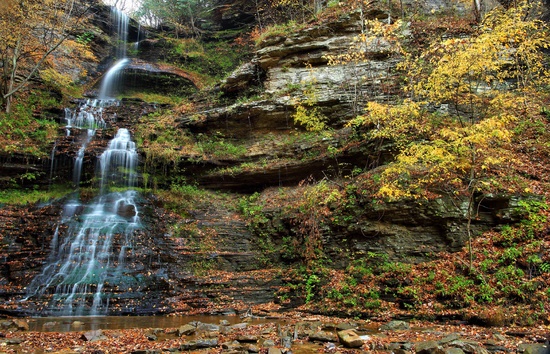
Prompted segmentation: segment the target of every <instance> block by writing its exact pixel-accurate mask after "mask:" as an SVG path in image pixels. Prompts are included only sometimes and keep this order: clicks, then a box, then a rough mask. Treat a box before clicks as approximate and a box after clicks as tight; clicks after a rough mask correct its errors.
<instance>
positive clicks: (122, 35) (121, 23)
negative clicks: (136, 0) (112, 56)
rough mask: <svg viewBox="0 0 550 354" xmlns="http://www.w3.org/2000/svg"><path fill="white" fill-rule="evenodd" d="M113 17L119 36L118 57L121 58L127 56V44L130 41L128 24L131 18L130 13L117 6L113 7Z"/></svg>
mask: <svg viewBox="0 0 550 354" xmlns="http://www.w3.org/2000/svg"><path fill="white" fill-rule="evenodd" d="M111 17H112V21H113V24H115V25H116V28H115V31H116V34H117V36H118V42H117V43H116V44H117V46H116V47H117V50H116V58H117V59H119V60H120V59H123V58H126V44H127V42H128V28H129V26H128V25H129V23H130V19H129V17H128V15H126V14H125V13H124V12H122V11H121V10H119V9H117V8H116V7H111Z"/></svg>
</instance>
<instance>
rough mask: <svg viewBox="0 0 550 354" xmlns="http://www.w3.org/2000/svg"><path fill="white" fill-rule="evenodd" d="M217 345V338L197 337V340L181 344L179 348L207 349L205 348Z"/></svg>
mask: <svg viewBox="0 0 550 354" xmlns="http://www.w3.org/2000/svg"><path fill="white" fill-rule="evenodd" d="M217 346H218V339H217V338H209V339H197V340H192V341H189V342H185V343H183V344H181V345H180V350H196V349H207V348H214V347H217Z"/></svg>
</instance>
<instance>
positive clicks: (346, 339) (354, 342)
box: [338, 329, 365, 348]
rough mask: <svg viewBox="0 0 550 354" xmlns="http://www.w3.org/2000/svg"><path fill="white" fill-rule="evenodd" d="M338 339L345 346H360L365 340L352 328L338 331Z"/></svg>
mask: <svg viewBox="0 0 550 354" xmlns="http://www.w3.org/2000/svg"><path fill="white" fill-rule="evenodd" d="M338 339H340V343H342V344H343V345H344V346H345V347H347V348H361V347H362V346H363V344H364V343H365V341H364V340H363V339H362V338H361V337H360V336H359V335H358V334H357V333H355V331H354V330H353V329H346V330H343V331H340V332H338Z"/></svg>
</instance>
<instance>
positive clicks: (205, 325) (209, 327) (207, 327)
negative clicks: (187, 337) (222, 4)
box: [197, 322, 220, 332]
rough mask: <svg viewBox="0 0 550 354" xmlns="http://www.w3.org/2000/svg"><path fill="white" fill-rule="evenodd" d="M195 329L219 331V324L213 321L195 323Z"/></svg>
mask: <svg viewBox="0 0 550 354" xmlns="http://www.w3.org/2000/svg"><path fill="white" fill-rule="evenodd" d="M197 329H198V330H200V331H206V332H219V331H220V326H218V325H216V324H213V323H202V322H198V323H197Z"/></svg>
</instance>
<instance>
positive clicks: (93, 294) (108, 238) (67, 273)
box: [28, 128, 141, 316]
mask: <svg viewBox="0 0 550 354" xmlns="http://www.w3.org/2000/svg"><path fill="white" fill-rule="evenodd" d="M137 160H138V155H137V152H136V149H135V144H134V143H133V142H132V141H131V139H130V133H129V132H128V130H127V129H123V128H121V129H119V130H118V132H117V135H116V136H115V137H114V138H113V139H112V140H111V142H110V143H109V146H108V147H107V149H106V150H105V152H104V153H103V154H102V155H101V156H100V157H99V166H100V168H99V178H100V184H101V186H100V190H101V192H100V195H99V196H98V197H96V198H95V199H94V200H92V201H91V202H90V203H88V204H87V205H84V204H83V203H82V202H80V201H79V200H77V199H74V200H71V201H69V202H68V203H67V204H66V205H65V207H64V210H63V215H62V220H61V223H60V225H59V226H58V228H57V230H56V233H55V235H54V237H53V239H52V244H51V254H50V256H49V258H48V262H47V264H46V266H45V267H44V270H43V272H42V274H40V275H39V276H38V277H36V278H35V279H34V280H33V282H32V283H31V284H30V286H29V287H28V295H29V296H28V297H32V296H44V295H47V294H51V295H52V296H51V300H50V302H49V305H48V308H47V309H45V310H44V311H43V313H46V314H55V315H64V316H68V315H77V316H79V315H102V314H106V313H107V310H108V306H109V297H108V296H107V295H105V294H104V293H103V289H104V287H105V286H106V285H109V286H111V287H112V286H119V283H120V281H121V279H122V278H123V277H122V274H123V273H124V272H125V267H126V265H125V262H124V259H125V257H126V253H127V252H128V251H130V250H131V249H132V242H131V241H132V235H133V233H134V231H135V230H137V229H139V228H140V227H141V224H140V217H139V210H138V206H137V203H136V198H137V192H136V191H135V190H133V189H132V187H134V184H135V181H136V167H137ZM109 187H119V188H120V187H122V188H126V190H124V191H122V192H108V190H109ZM60 229H66V230H67V231H66V232H65V235H64V237H60V236H59V230H60ZM115 241H116V242H115ZM115 243H116V244H118V245H120V248H119V249H118V250H115V249H114V244H115ZM125 282H126V283H127V281H125ZM126 285H127V284H126Z"/></svg>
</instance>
